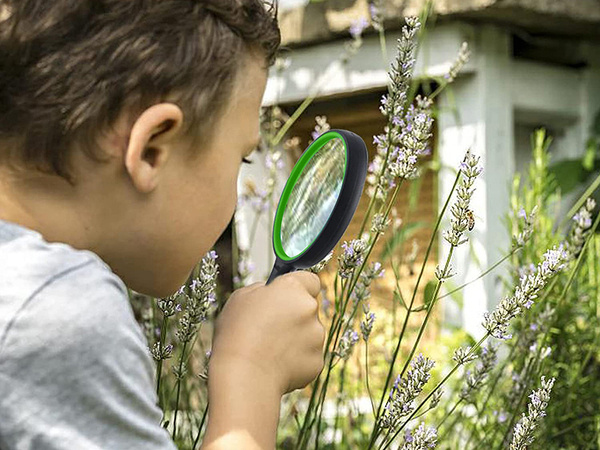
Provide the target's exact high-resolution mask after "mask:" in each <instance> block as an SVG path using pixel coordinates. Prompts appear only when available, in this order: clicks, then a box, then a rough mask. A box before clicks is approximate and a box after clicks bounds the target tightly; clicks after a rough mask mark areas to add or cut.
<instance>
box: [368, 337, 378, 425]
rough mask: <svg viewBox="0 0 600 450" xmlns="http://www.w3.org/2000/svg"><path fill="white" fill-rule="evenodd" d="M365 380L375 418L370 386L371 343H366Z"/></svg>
mask: <svg viewBox="0 0 600 450" xmlns="http://www.w3.org/2000/svg"><path fill="white" fill-rule="evenodd" d="M365 380H366V383H367V393H368V394H369V401H370V402H371V409H372V410H373V417H375V416H376V412H375V404H374V403H373V395H372V394H371V387H370V386H369V341H365Z"/></svg>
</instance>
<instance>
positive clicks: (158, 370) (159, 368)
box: [156, 314, 168, 408]
mask: <svg viewBox="0 0 600 450" xmlns="http://www.w3.org/2000/svg"><path fill="white" fill-rule="evenodd" d="M167 320H168V317H167V316H165V315H164V314H163V320H162V326H161V328H160V340H159V345H160V353H162V349H163V345H164V343H165V335H166V329H167ZM162 366H163V360H162V358H161V359H160V360H159V361H158V364H157V365H156V395H157V396H158V400H159V404H158V406H160V407H161V408H162V404H161V403H162V402H161V401H160V378H161V374H162Z"/></svg>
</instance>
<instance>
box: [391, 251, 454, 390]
mask: <svg viewBox="0 0 600 450" xmlns="http://www.w3.org/2000/svg"><path fill="white" fill-rule="evenodd" d="M455 248H456V246H454V245H451V246H450V251H449V252H448V257H447V258H446V264H445V265H444V274H446V273H447V272H448V268H449V267H450V261H451V259H452V254H453V253H454V249H455ZM442 283H443V281H441V280H438V282H437V284H436V286H435V291H434V292H433V295H432V297H431V298H432V300H431V302H430V304H429V307H428V308H427V314H426V315H425V320H423V323H422V324H421V327H420V328H419V333H418V334H417V339H416V340H415V343H414V344H413V347H412V350H411V351H410V354H409V355H408V358H406V362H405V363H404V367H403V368H402V372H400V377H401V378H402V377H403V376H404V373H405V372H406V369H407V368H408V365H409V364H410V361H411V360H412V358H413V356H414V354H415V352H416V351H417V347H418V346H419V342H420V341H421V337H422V336H423V333H424V332H425V327H426V326H427V322H428V321H429V317H430V316H431V312H432V311H433V309H434V307H435V304H436V303H437V301H438V298H437V295H438V293H439V292H440V288H441V287H442Z"/></svg>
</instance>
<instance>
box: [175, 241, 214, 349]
mask: <svg viewBox="0 0 600 450" xmlns="http://www.w3.org/2000/svg"><path fill="white" fill-rule="evenodd" d="M216 260H217V253H216V252H215V251H214V250H212V251H210V252H208V253H207V254H206V256H204V258H202V261H201V263H200V272H199V274H198V278H196V279H195V280H193V281H192V283H191V286H190V290H191V295H187V294H185V297H186V302H185V310H184V312H183V315H182V317H181V318H180V319H179V326H178V329H177V331H176V332H175V334H176V335H177V338H179V340H180V341H181V342H189V341H191V340H192V338H193V337H194V335H195V334H196V331H197V329H198V326H199V325H200V324H201V323H202V322H204V321H206V319H207V318H208V315H209V313H210V311H211V308H212V306H213V305H214V304H216V296H215V289H216V287H217V274H218V273H219V270H218V269H219V265H218V264H217V262H216Z"/></svg>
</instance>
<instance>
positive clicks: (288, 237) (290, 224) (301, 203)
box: [281, 138, 346, 258]
mask: <svg viewBox="0 0 600 450" xmlns="http://www.w3.org/2000/svg"><path fill="white" fill-rule="evenodd" d="M345 162H346V148H345V147H344V143H343V142H342V140H341V139H340V138H332V139H331V140H329V141H327V142H326V143H325V144H324V145H323V146H322V147H321V148H320V149H319V150H318V151H317V152H316V153H315V154H314V155H313V156H312V158H311V159H310V160H309V161H308V162H307V164H306V166H305V167H304V170H303V171H302V173H301V174H300V177H299V178H298V179H297V180H296V184H295V185H294V188H293V189H292V192H291V193H290V196H289V198H288V202H287V205H286V206H285V210H284V212H283V215H282V218H281V245H282V247H283V250H284V251H285V253H286V255H287V256H289V257H290V258H295V257H296V256H298V255H299V254H300V253H302V252H303V251H304V250H305V249H307V248H308V247H309V246H310V245H311V244H312V243H313V241H314V240H315V239H316V238H317V236H318V235H319V233H320V232H321V230H323V227H324V226H325V223H326V222H327V219H329V216H330V215H331V212H332V211H333V207H334V206H335V203H336V201H337V198H338V196H339V194H340V191H341V190H342V183H343V181H344V175H345Z"/></svg>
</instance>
